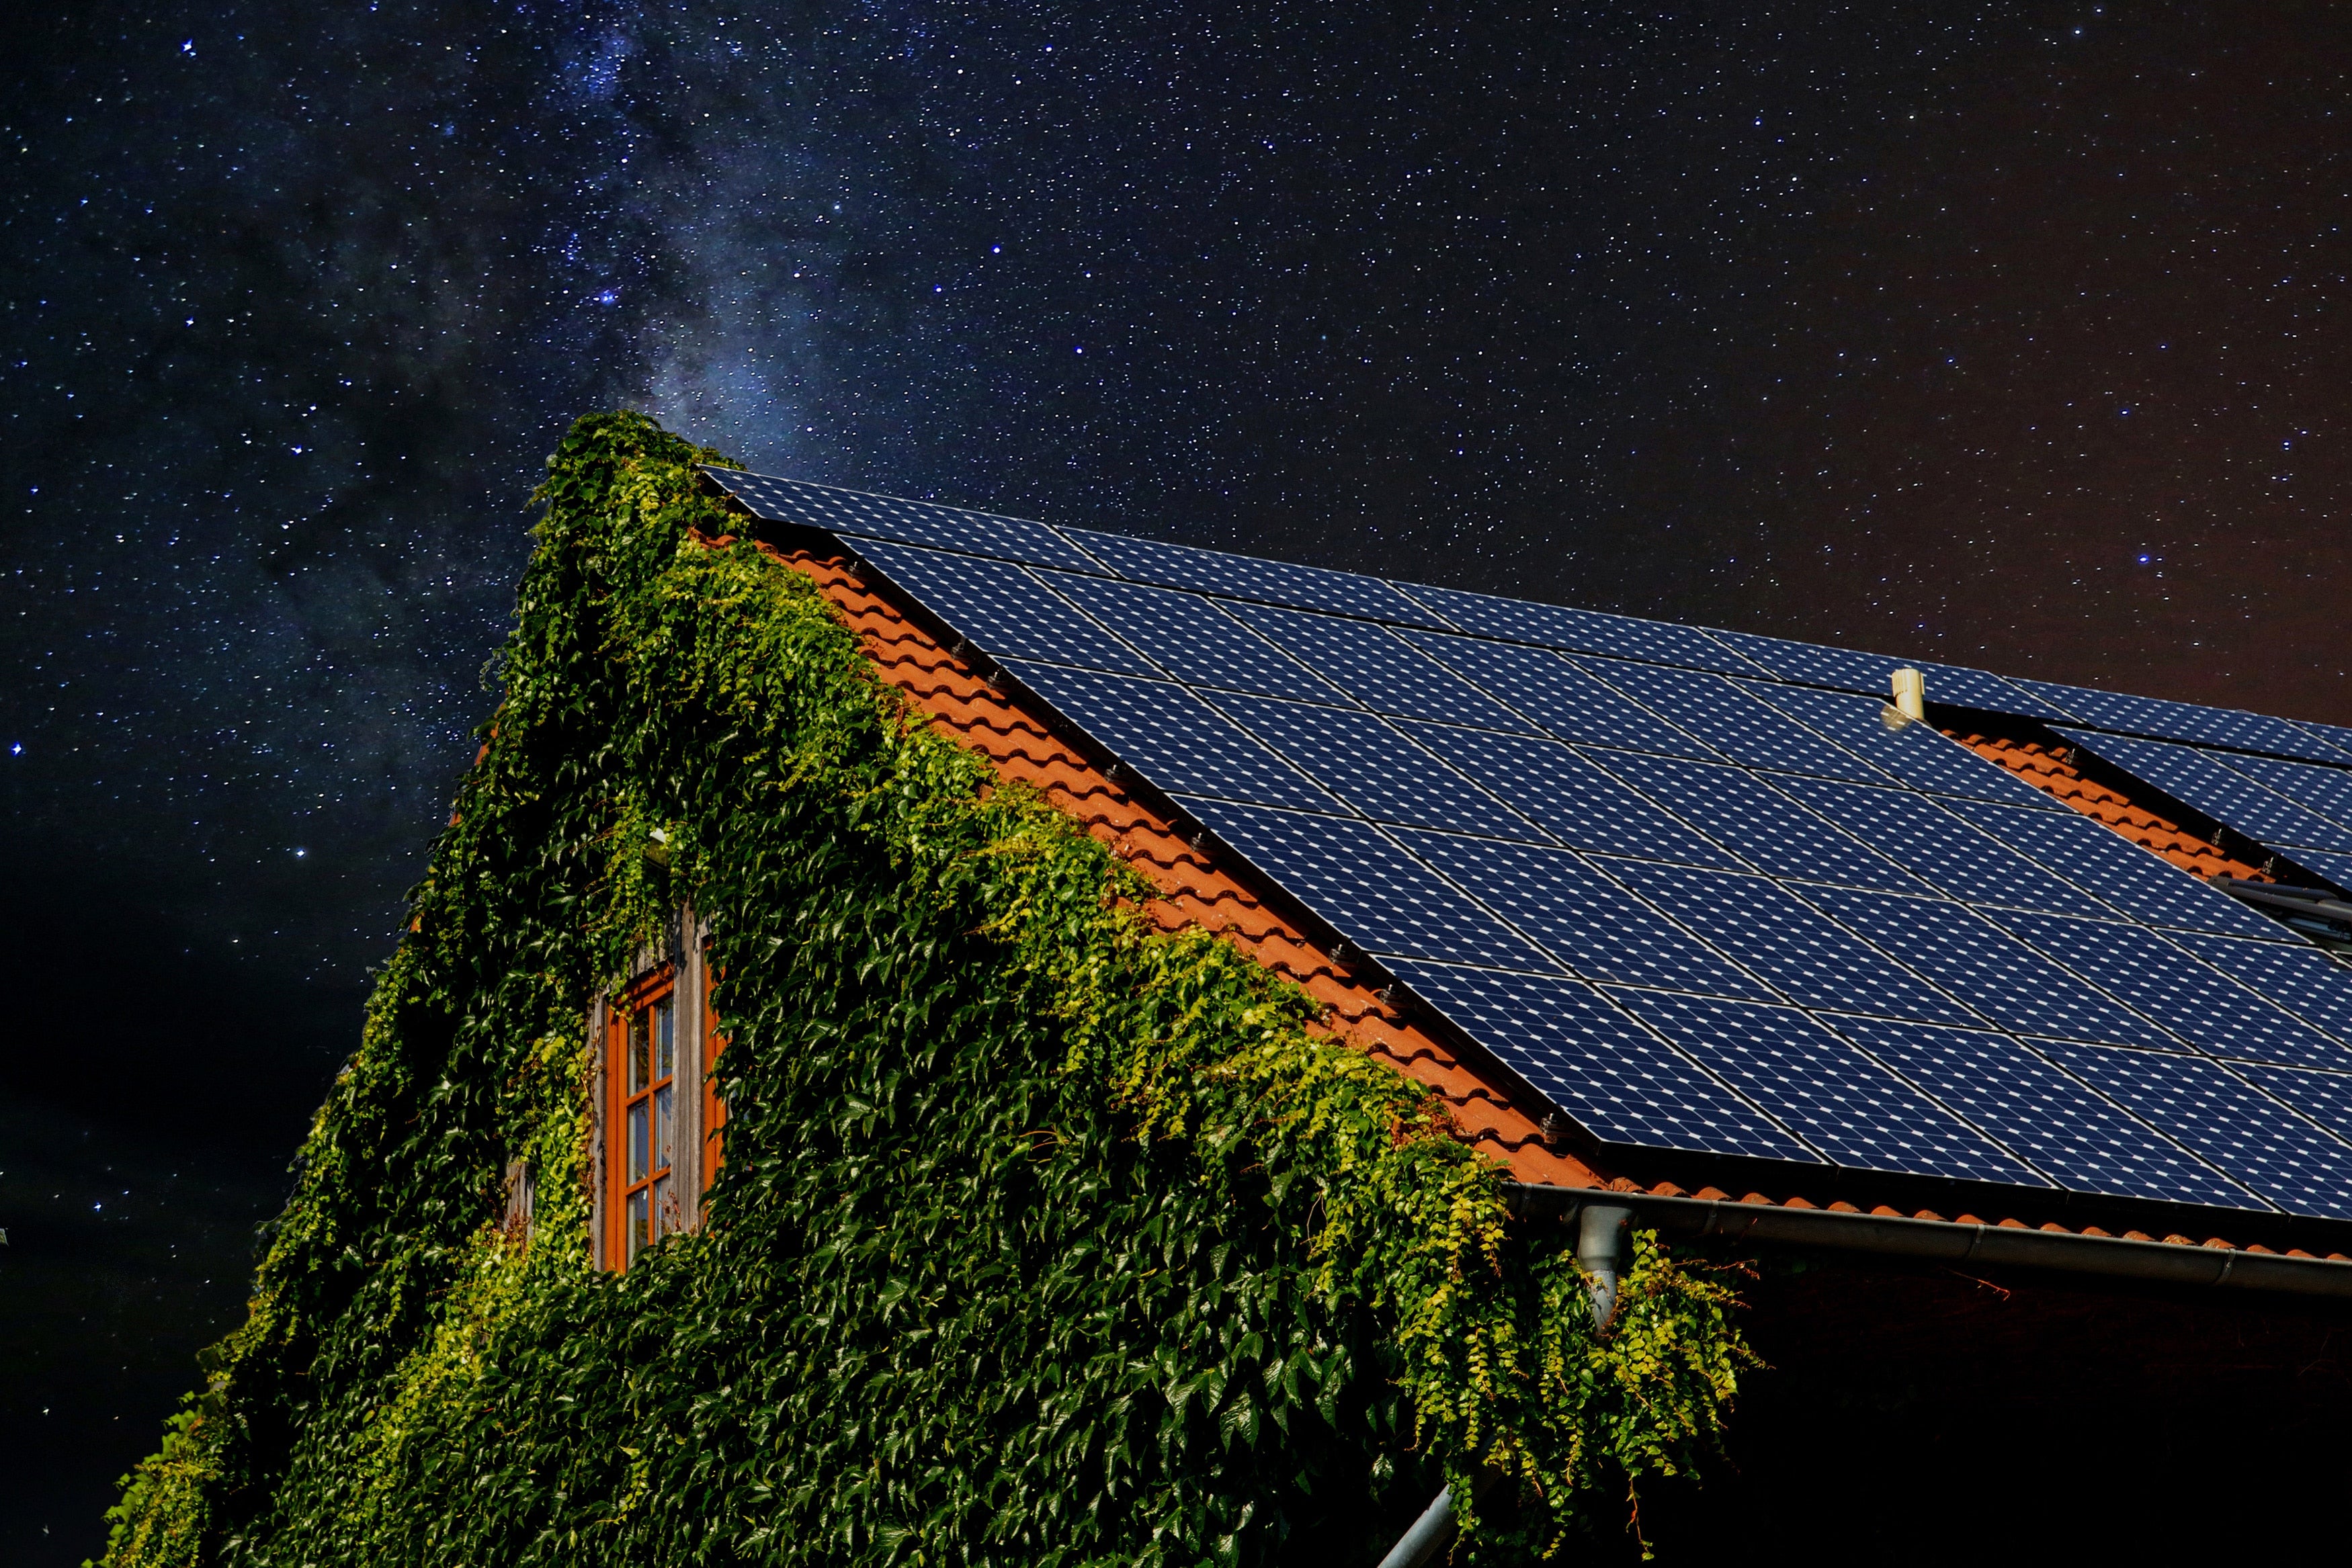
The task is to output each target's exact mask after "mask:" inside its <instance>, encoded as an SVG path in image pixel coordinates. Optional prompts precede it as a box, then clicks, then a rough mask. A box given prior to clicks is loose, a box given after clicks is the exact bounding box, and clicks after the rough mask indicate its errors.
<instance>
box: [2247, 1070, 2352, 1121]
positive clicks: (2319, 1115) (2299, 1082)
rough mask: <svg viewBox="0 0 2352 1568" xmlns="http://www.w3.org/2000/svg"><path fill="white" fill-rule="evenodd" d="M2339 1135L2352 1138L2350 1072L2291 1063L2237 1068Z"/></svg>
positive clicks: (2351, 1082)
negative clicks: (2306, 1068) (2298, 1067)
mask: <svg viewBox="0 0 2352 1568" xmlns="http://www.w3.org/2000/svg"><path fill="white" fill-rule="evenodd" d="M2238 1071H2240V1072H2242V1073H2243V1074H2244V1075H2245V1076H2246V1077H2248V1078H2251V1079H2252V1080H2253V1081H2254V1082H2255V1083H2256V1084H2258V1085H2260V1086H2261V1087H2262V1088H2264V1089H2267V1090H2269V1091H2270V1092H2272V1093H2273V1094H2275V1095H2277V1096H2278V1097H2279V1098H2280V1099H2282V1100H2284V1101H2285V1102H2286V1103H2288V1104H2290V1105H2292V1106H2294V1108H2295V1109H2296V1110H2298V1111H2300V1112H2302V1113H2304V1114H2305V1115H2306V1116H2308V1117H2310V1118H2311V1119H2312V1120H2313V1121H2315V1122H2317V1123H2318V1124H2320V1125H2321V1126H2323V1127H2326V1129H2327V1130H2328V1131H2329V1132H2331V1133H2334V1134H2336V1136H2337V1137H2339V1138H2352V1076H2347V1075H2346V1074H2344V1073H2341V1072H2303V1071H2297V1070H2296V1069H2294V1068H2292V1067H2242V1068H2240V1069H2239V1070H2238Z"/></svg>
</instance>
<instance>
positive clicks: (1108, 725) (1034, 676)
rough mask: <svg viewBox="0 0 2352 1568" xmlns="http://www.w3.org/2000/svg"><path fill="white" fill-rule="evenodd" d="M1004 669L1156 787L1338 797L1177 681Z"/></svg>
mask: <svg viewBox="0 0 2352 1568" xmlns="http://www.w3.org/2000/svg"><path fill="white" fill-rule="evenodd" d="M1005 666H1006V668H1008V669H1010V670H1011V671H1012V672H1013V674H1015V675H1017V676H1019V677H1020V678H1021V680H1022V681H1023V682H1024V684H1025V685H1028V687H1029V688H1030V689H1031V690H1032V691H1034V692H1035V693H1037V694H1038V695H1040V696H1042V697H1044V698H1045V700H1046V701H1047V702H1049V703H1052V704H1053V705H1054V706H1055V708H1057V709H1059V710H1060V711H1061V713H1062V714H1063V715H1064V716H1066V717H1067V718H1068V719H1070V720H1071V722H1073V723H1075V724H1076V725H1077V726H1078V727H1080V728H1081V729H1083V730H1085V731H1086V732H1087V734H1088V735H1090V736H1092V737H1094V738H1095V739H1096V740H1097V741H1099V742H1101V743H1102V744H1103V745H1104V746H1105V747H1108V749H1109V750H1110V751H1111V752H1112V754H1113V755H1115V756H1117V757H1118V758H1119V759H1120V760H1121V761H1123V762H1126V763H1128V764H1129V766H1131V767H1132V768H1135V770H1136V771H1137V772H1139V773H1140V774H1142V775H1143V776H1144V777H1145V778H1146V779H1150V781H1151V782H1152V783H1153V784H1155V785H1157V786H1158V787H1159V788H1160V789H1163V790H1166V791H1168V792H1170V793H1171V794H1172V793H1183V794H1199V795H1215V796H1219V797H1221V798H1222V799H1224V800H1248V801H1255V803H1257V804H1259V805H1263V806H1297V807H1299V808H1302V809H1303V810H1310V811H1336V810H1340V809H1341V808H1340V806H1339V802H1338V801H1336V800H1332V799H1331V798H1330V797H1329V796H1328V795H1327V794H1325V793H1324V792H1323V791H1322V790H1320V789H1317V788H1316V787H1315V786H1314V785H1313V784H1311V783H1309V782H1308V781H1307V779H1305V778H1304V777H1302V776H1301V775H1300V774H1299V772H1298V770H1297V768H1292V767H1290V766H1289V765H1288V764H1286V763H1285V762H1284V761H1283V760H1282V759H1281V758H1277V757H1276V756H1275V755H1274V753H1272V752H1270V751H1268V750H1267V749H1266V748H1265V747H1263V746H1260V745H1259V744H1258V743H1257V742H1256V741H1255V740H1252V739H1251V738H1250V737H1248V736H1246V735H1244V734H1243V733H1242V732H1241V731H1240V730H1239V729H1237V728H1235V727H1234V725H1233V724H1231V723H1230V722H1229V721H1227V720H1226V719H1225V718H1224V716H1223V715H1221V714H1219V713H1217V712H1216V711H1215V710H1214V709H1213V708H1211V707H1210V706H1208V705H1207V704H1206V703H1204V702H1202V700H1201V699H1200V698H1199V697H1196V696H1194V695H1192V693H1191V692H1188V691H1186V690H1185V689H1184V688H1183V687H1182V686H1179V685H1171V684H1170V683H1168V682H1166V681H1139V680H1134V679H1131V678H1129V677H1128V676H1125V675H1107V674H1099V673H1097V672H1095V671H1092V670H1072V669H1066V668H1063V667H1062V666H1060V665H1057V664H1032V663H1030V662H1028V661H1027V660H1023V659H1008V660H1006V661H1005Z"/></svg>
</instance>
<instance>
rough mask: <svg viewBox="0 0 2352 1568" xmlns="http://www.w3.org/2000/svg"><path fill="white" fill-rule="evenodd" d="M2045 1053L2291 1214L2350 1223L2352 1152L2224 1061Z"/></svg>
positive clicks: (2050, 1049)
mask: <svg viewBox="0 0 2352 1568" xmlns="http://www.w3.org/2000/svg"><path fill="white" fill-rule="evenodd" d="M2042 1050H2043V1051H2044V1053H2045V1054H2047V1055H2048V1056H2049V1057H2050V1058H2051V1059H2052V1060H2053V1061H2056V1062H2057V1063H2058V1064H2059V1065H2060V1066H2061V1067H2063V1068H2064V1069H2065V1070H2066V1071H2069V1072H2072V1073H2074V1075H2075V1076H2076V1077H2078V1078H2081V1079H2083V1080H2084V1081H2085V1082H2088V1083H2089V1084H2090V1085H2091V1086H2092V1087H2093V1088H2095V1089H2096V1090H2098V1091H2099V1092H2101V1093H2102V1094H2105V1096H2107V1098H2109V1099H2110V1100H2115V1101H2119V1102H2121V1103H2123V1105H2124V1106H2126V1108H2127V1109H2129V1110H2131V1111H2133V1112H2135V1113H2137V1114H2138V1115H2139V1116H2140V1117H2141V1118H2143V1119H2144V1120H2146V1121H2148V1122H2152V1123H2154V1124H2156V1126H2157V1128H2158V1131H2160V1132H2164V1133H2168V1134H2171V1135H2172V1136H2173V1137H2174V1138H2176V1139H2178V1140H2179V1141H2180V1142H2181V1143H2184V1144H2186V1145H2189V1147H2190V1148H2191V1149H2193V1150H2195V1151H2196V1152H2197V1153H2199V1154H2200V1155H2204V1156H2205V1157H2206V1158H2207V1159H2208V1160H2210V1161H2211V1162H2212V1163H2213V1164H2215V1165H2217V1166H2221V1169H2222V1170H2223V1171H2224V1172H2225V1173H2227V1174H2228V1175H2231V1176H2235V1177H2237V1178H2238V1179H2239V1180H2240V1181H2242V1182H2244V1183H2245V1184H2246V1185H2247V1186H2250V1187H2252V1188H2253V1189H2254V1191H2256V1192H2258V1193H2260V1194H2261V1195H2262V1196H2263V1197H2266V1198H2268V1199H2270V1200H2271V1201H2272V1202H2273V1203H2274V1204H2276V1205H2278V1206H2279V1207H2281V1208H2284V1209H2285V1210H2286V1211H2287V1212H2289V1213H2290V1214H2323V1215H2331V1216H2334V1217H2336V1218H2352V1148H2347V1147H2346V1146H2345V1145H2343V1144H2341V1143H2339V1142H2338V1141H2337V1140H2336V1139H2334V1138H2332V1137H2330V1136H2328V1135H2327V1134H2326V1133H2323V1132H2321V1131H2320V1130H2319V1129H2318V1128H2317V1127H2315V1126H2313V1125H2312V1124H2309V1123H2308V1122H2305V1121H2304V1120H2303V1119H2302V1118H2301V1117H2299V1116H2297V1115H2295V1114H2294V1113H2293V1112H2291V1111H2289V1110H2287V1108H2286V1107H2285V1106H2284V1105H2282V1104H2280V1103H2278V1102H2277V1101H2275V1100H2273V1099H2271V1098H2269V1097H2268V1096H2267V1095H2264V1094H2263V1093H2261V1092H2258V1091H2257V1090H2255V1089H2254V1088H2253V1086H2252V1085H2251V1084H2249V1083H2246V1082H2242V1080H2240V1079H2239V1078H2237V1077H2236V1076H2234V1075H2233V1074H2231V1073H2230V1072H2229V1071H2226V1070H2224V1069H2223V1068H2222V1067H2221V1064H2219V1063H2218V1062H2213V1061H2201V1060H2199V1059H2198V1058H2195V1057H2187V1056H2158V1055H2155V1054H2153V1053H2151V1052H2148V1051H2108V1050H2102V1049H2101V1048H2099V1047H2097V1046H2090V1045H2050V1046H2044V1047H2042Z"/></svg>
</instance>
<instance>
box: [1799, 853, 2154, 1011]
mask: <svg viewBox="0 0 2352 1568" xmlns="http://www.w3.org/2000/svg"><path fill="white" fill-rule="evenodd" d="M1801 892H1802V894H1803V896H1804V899H1805V902H1806V903H1808V904H1811V905H1813V906H1814V907H1815V908H1816V909H1819V910H1821V911H1822V913H1823V914H1824V915H1829V916H1830V917H1831V918H1832V919H1833V920H1835V921H1836V922H1837V923H1838V924H1839V925H1843V926H1844V927H1846V929H1848V930H1850V931H1853V932H1854V933H1856V934H1857V935H1859V936H1862V937H1864V939H1865V940H1867V941H1869V942H1870V943H1872V944H1873V945H1874V946H1878V947H1881V948H1884V949H1885V951H1887V952H1889V953H1891V954H1893V955H1895V956H1896V957H1897V958H1900V959H1901V960H1902V961H1903V962H1904V963H1906V964H1907V965H1909V966H1910V967H1912V968H1914V969H1916V970H1918V971H1919V973H1921V974H1923V975H1925V976H1927V978H1929V979H1931V980H1933V981H1935V982H1936V984H1937V985H1939V986H1941V987H1943V988H1944V989H1946V990H1948V991H1949V992H1951V993H1952V995H1954V996H1956V997H1958V998H1961V999H1962V1000H1963V1001H1965V1002H1967V1003H1968V1004H1969V1006H1970V1007H1972V1008H1974V1009H1977V1010H1978V1011H1979V1012H1980V1013H1982V1014H1984V1015H1985V1016H1986V1017H1987V1018H1989V1019H1992V1021H1993V1022H1995V1023H1997V1024H2000V1026H2001V1027H2003V1028H2004V1029H2012V1030H2017V1031H2018V1032H2019V1033H2021V1034H2043V1035H2055V1036H2057V1037H2058V1038H2060V1039H2062V1040H2113V1041H2116V1042H2118V1043H2121V1044H2126V1045H2158V1046H2166V1047H2171V1048H2174V1049H2178V1046H2179V1042H2178V1041H2176V1040H2174V1039H2173V1038H2172V1037H2171V1036H2170V1035H2168V1034H2167V1033H2165V1032H2164V1031H2163V1030H2160V1029H2158V1028H2157V1027H2156V1026H2155V1025H2154V1024H2152V1023H2150V1022H2148V1021H2147V1019H2144V1018H2141V1017H2140V1016H2139V1015H2138V1014H2137V1013H2135V1012H2133V1011H2131V1010H2130V1009H2127V1008H2125V1007H2124V1006H2122V1005H2121V1004H2120V1003H2118V1002H2116V1000H2115V999H2114V998H2111V997H2108V996H2105V995H2104V994H2103V993H2101V992H2099V991H2096V990H2094V989H2093V988H2091V987H2089V986H2087V985H2085V984H2084V983H2083V982H2082V981H2081V980H2078V979H2076V978H2075V977H2074V976H2072V975H2070V974H2068V973H2067V972H2066V971H2065V970H2063V969H2062V968H2060V967H2058V966H2057V965H2055V964H2053V963H2052V962H2051V961H2050V960H2049V959H2047V958H2044V957H2043V956H2042V955H2041V954H2039V953H2036V952H2035V951H2033V949H2032V948H2031V947H2028V946H2025V944H2023V943H2022V942H2020V941H2018V940H2017V939H2016V938H2015V937H2013V936H2010V935H2009V934H2008V933H2007V932H2005V931H2001V930H1998V929H1996V928H1995V927H1993V926H1992V925H1988V924H1987V923H1986V922H1985V921H1984V920H1982V919H1980V918H1979V917H1978V916H1977V915H1973V914H1971V913H1969V911H1968V910H1966V909H1963V908H1962V907H1961V906H1960V905H1958V904H1946V903H1944V902H1942V901H1941V900H1937V899H1925V898H1892V897H1889V896H1887V895H1886V894H1880V893H1864V892H1861V891H1859V890H1857V889H1853V888H1843V887H1808V888H1804V889H1802V890H1801Z"/></svg>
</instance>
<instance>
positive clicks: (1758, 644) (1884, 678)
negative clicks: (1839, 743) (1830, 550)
mask: <svg viewBox="0 0 2352 1568" xmlns="http://www.w3.org/2000/svg"><path fill="white" fill-rule="evenodd" d="M1714 635H1715V637H1716V639H1717V641H1719V642H1722V643H1727V644H1729V645H1730V646H1731V647H1732V648H1733V649H1735V650H1737V651H1738V653H1744V654H1746V655H1747V656H1748V659H1750V660H1751V661H1753V662H1754V663H1756V664H1760V665H1762V666H1763V668H1764V670H1765V672H1766V673H1767V674H1774V675H1778V676H1780V678H1781V679H1782V680H1784V681H1799V682H1802V683H1804V684H1806V685H1817V686H1835V687H1837V688H1838V689H1840V690H1842V691H1849V692H1866V693H1872V694H1885V693H1888V692H1891V691H1892V690H1893V688H1894V678H1895V671H1896V670H1897V669H1899V668H1900V667H1902V666H1903V665H1904V664H1908V663H1909V662H1910V661H1908V660H1906V659H1897V658H1894V657H1892V656H1891V655H1888V654H1885V653H1856V652H1854V651H1853V649H1851V648H1831V647H1825V646H1823V645H1822V644H1821V643H1792V642H1790V640H1789V639H1787V638H1785V637H1762V636H1759V635H1757V634H1756V633H1755V632H1715V633H1714Z"/></svg>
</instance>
